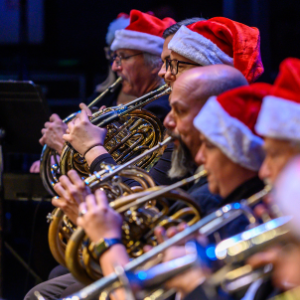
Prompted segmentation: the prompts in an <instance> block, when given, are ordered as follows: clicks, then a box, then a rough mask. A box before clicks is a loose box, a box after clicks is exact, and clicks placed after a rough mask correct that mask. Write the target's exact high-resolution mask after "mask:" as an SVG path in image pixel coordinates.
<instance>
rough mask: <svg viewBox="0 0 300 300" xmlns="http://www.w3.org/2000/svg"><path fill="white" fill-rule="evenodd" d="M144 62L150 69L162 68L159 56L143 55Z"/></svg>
mask: <svg viewBox="0 0 300 300" xmlns="http://www.w3.org/2000/svg"><path fill="white" fill-rule="evenodd" d="M144 62H145V65H146V66H147V67H149V68H150V69H152V70H153V69H160V68H161V66H162V61H161V58H160V56H159V55H155V54H151V53H147V52H145V53H144Z"/></svg>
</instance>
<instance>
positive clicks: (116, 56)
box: [112, 52, 144, 67]
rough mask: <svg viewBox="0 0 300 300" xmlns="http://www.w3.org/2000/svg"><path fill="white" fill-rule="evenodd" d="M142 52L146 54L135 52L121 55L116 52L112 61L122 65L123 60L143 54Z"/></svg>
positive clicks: (118, 65)
mask: <svg viewBox="0 0 300 300" xmlns="http://www.w3.org/2000/svg"><path fill="white" fill-rule="evenodd" d="M141 54H144V52H141V53H137V54H133V55H129V56H121V55H118V54H115V55H114V56H113V57H112V61H115V62H116V64H117V67H120V66H121V65H122V60H127V59H129V58H131V57H134V56H137V55H141Z"/></svg>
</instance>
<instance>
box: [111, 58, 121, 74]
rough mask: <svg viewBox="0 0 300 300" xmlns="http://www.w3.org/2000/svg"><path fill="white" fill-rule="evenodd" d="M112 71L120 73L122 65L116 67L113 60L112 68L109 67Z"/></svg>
mask: <svg viewBox="0 0 300 300" xmlns="http://www.w3.org/2000/svg"><path fill="white" fill-rule="evenodd" d="M111 68H112V70H113V71H114V72H117V71H121V69H122V65H120V66H118V64H117V62H116V61H115V60H114V62H113V64H112V66H111Z"/></svg>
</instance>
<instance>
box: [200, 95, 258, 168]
mask: <svg viewBox="0 0 300 300" xmlns="http://www.w3.org/2000/svg"><path fill="white" fill-rule="evenodd" d="M194 126H195V127H196V128H197V129H198V130H199V131H201V132H202V133H203V134H204V135H205V136H206V138H207V139H208V140H210V141H211V142H212V143H213V144H215V145H216V146H217V147H218V148H220V150H221V151H222V152H223V153H224V154H225V155H226V156H227V157H229V159H230V160H232V161H233V162H235V163H237V164H239V165H241V166H243V167H245V168H247V169H249V170H253V171H258V170H259V168H260V166H261V164H262V162H263V160H264V151H263V149H262V144H263V140H262V139H261V138H260V137H258V136H256V135H255V134H254V133H253V132H252V131H251V130H250V129H249V128H248V127H247V126H246V125H245V124H243V123H242V122H240V121H239V120H238V119H236V118H233V117H231V116H230V115H229V114H228V113H227V112H226V111H225V110H224V109H223V108H222V106H221V105H220V104H219V102H218V101H217V98H216V97H210V99H209V100H208V101H207V102H206V104H205V105H204V107H203V108H202V109H201V111H200V112H199V114H198V115H197V116H196V118H195V119H194Z"/></svg>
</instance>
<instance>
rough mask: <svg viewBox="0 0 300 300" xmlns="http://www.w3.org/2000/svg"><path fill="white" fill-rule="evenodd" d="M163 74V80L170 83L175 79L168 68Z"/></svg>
mask: <svg viewBox="0 0 300 300" xmlns="http://www.w3.org/2000/svg"><path fill="white" fill-rule="evenodd" d="M164 76H165V77H164V80H165V82H168V83H170V85H172V83H173V82H174V81H175V80H176V75H173V74H172V73H171V71H170V68H169V69H168V71H166V72H165V74H164Z"/></svg>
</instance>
